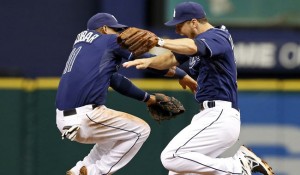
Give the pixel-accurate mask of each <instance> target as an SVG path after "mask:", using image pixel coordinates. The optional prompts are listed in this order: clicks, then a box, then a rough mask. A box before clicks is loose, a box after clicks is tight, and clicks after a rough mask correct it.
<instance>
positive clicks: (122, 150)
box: [83, 108, 150, 175]
mask: <svg viewBox="0 0 300 175" xmlns="http://www.w3.org/2000/svg"><path fill="white" fill-rule="evenodd" d="M87 119H88V121H87V123H88V125H90V127H93V129H92V133H91V134H92V135H93V137H92V138H90V139H89V140H88V141H87V142H95V143H97V145H99V147H101V146H102V143H103V142H112V143H114V144H113V145H112V147H111V148H110V149H109V150H108V151H106V153H105V154H102V152H99V151H98V149H95V151H91V153H90V154H89V155H88V156H87V157H86V158H88V159H91V160H96V159H97V157H98V159H97V160H96V162H95V163H94V164H92V165H89V166H86V168H87V171H88V175H93V174H96V173H98V174H112V173H114V172H116V171H117V170H119V169H120V168H122V167H123V166H125V165H126V164H127V163H128V162H129V161H130V160H131V159H132V158H133V157H134V156H135V155H136V153H137V152H138V150H139V149H140V148H141V146H142V145H143V143H144V142H145V141H146V139H147V138H148V136H149V134H150V127H149V125H148V124H147V123H146V122H145V121H143V120H142V119H140V118H137V117H135V116H133V115H130V114H127V113H124V112H119V111H115V110H112V109H109V108H105V110H102V111H98V112H97V111H96V112H93V113H92V114H90V116H88V118H87ZM83 135H84V133H83ZM93 149H94V148H93Z"/></svg>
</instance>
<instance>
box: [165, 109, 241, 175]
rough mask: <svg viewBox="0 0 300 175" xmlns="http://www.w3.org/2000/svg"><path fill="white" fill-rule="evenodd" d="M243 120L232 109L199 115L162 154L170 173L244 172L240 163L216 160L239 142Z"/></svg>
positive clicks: (212, 110) (213, 110) (237, 161)
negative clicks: (241, 121)
mask: <svg viewBox="0 0 300 175" xmlns="http://www.w3.org/2000/svg"><path fill="white" fill-rule="evenodd" d="M239 117H240V116H239V113H238V112H237V111H236V110H234V109H231V108H226V109H222V108H210V109H206V110H204V111H202V112H200V113H199V114H197V115H195V116H194V118H193V120H192V122H191V124H190V125H189V126H187V127H186V128H184V129H183V130H182V131H181V132H180V133H178V134H177V135H176V136H175V137H174V138H173V139H172V140H171V142H170V143H169V144H168V146H167V147H166V148H165V149H164V151H163V152H162V154H161V161H162V163H163V165H164V166H165V167H166V168H167V169H169V170H170V171H171V172H170V174H172V173H173V174H176V173H177V174H184V173H196V174H200V173H212V174H228V173H231V174H235V173H236V174H239V173H241V171H242V170H241V165H240V162H239V160H237V159H233V158H216V157H217V156H219V155H220V154H222V153H223V152H224V151H225V150H227V149H228V148H230V147H231V146H232V145H233V144H234V143H235V142H236V140H237V139H238V136H239V131H240V118H239ZM174 172H176V173H174Z"/></svg>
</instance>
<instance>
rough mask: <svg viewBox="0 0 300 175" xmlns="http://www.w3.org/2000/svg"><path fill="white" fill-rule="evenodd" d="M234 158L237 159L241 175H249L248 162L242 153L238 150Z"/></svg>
mask: <svg viewBox="0 0 300 175" xmlns="http://www.w3.org/2000/svg"><path fill="white" fill-rule="evenodd" d="M235 157H237V158H238V159H239V160H240V162H241V165H242V174H241V175H251V168H250V166H249V163H248V160H247V159H246V157H245V156H244V154H243V153H242V151H240V150H238V151H237V153H236V154H235Z"/></svg>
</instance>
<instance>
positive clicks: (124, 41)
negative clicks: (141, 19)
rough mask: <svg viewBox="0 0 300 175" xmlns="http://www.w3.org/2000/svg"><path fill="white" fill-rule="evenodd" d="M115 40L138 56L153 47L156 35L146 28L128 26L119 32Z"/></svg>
mask: <svg viewBox="0 0 300 175" xmlns="http://www.w3.org/2000/svg"><path fill="white" fill-rule="evenodd" d="M117 42H118V44H119V45H120V46H121V47H122V48H125V49H128V50H129V51H130V52H132V53H133V55H134V56H135V57H138V56H140V55H142V54H144V53H146V52H148V51H149V50H150V49H152V48H153V47H155V46H156V45H157V43H158V37H157V36H156V35H155V34H154V33H152V32H150V31H148V30H143V29H139V28H135V27H129V28H127V29H126V30H124V31H123V32H122V33H120V34H119V36H118V38H117Z"/></svg>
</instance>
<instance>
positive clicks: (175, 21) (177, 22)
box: [165, 18, 186, 26]
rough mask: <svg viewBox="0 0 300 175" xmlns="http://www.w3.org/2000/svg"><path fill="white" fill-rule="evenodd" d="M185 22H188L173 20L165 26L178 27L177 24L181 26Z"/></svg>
mask: <svg viewBox="0 0 300 175" xmlns="http://www.w3.org/2000/svg"><path fill="white" fill-rule="evenodd" d="M184 21H186V20H185V19H181V20H179V19H174V18H173V19H172V20H170V21H168V22H166V23H165V25H166V26H176V25H177V24H180V23H182V22H184Z"/></svg>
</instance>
